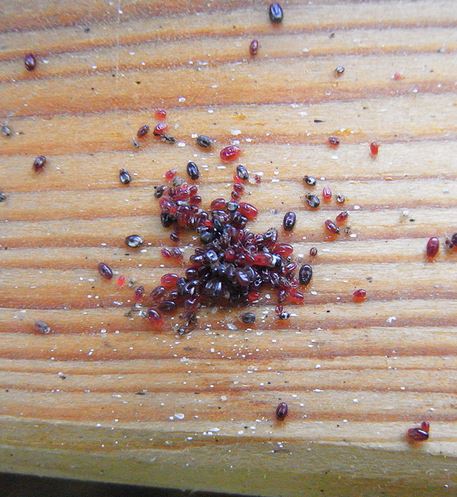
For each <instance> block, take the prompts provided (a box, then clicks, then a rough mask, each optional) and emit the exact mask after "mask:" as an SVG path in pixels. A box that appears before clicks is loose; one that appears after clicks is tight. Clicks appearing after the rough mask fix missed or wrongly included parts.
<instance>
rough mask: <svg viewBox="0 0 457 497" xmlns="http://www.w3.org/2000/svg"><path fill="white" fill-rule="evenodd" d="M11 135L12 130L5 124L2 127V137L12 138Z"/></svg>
mask: <svg viewBox="0 0 457 497" xmlns="http://www.w3.org/2000/svg"><path fill="white" fill-rule="evenodd" d="M11 134H12V131H11V128H10V127H9V126H8V125H6V124H3V125H2V135H3V136H11Z"/></svg>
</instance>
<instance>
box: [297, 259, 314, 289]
mask: <svg viewBox="0 0 457 497" xmlns="http://www.w3.org/2000/svg"><path fill="white" fill-rule="evenodd" d="M312 277H313V268H312V267H311V266H310V265H309V264H303V266H302V267H301V268H300V271H299V273H298V281H299V282H300V284H302V285H308V284H309V282H310V281H311V278H312Z"/></svg>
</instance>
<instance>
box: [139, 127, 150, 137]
mask: <svg viewBox="0 0 457 497" xmlns="http://www.w3.org/2000/svg"><path fill="white" fill-rule="evenodd" d="M148 133H149V126H148V125H147V124H144V125H143V126H141V127H139V128H138V131H137V132H136V136H138V138H143V137H144V136H146V135H147V134H148Z"/></svg>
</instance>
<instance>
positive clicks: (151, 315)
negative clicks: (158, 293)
mask: <svg viewBox="0 0 457 497" xmlns="http://www.w3.org/2000/svg"><path fill="white" fill-rule="evenodd" d="M147 318H148V320H149V322H150V323H151V324H152V326H153V327H154V328H156V329H160V328H162V326H163V319H162V316H161V315H160V313H159V312H158V311H157V310H156V309H148V312H147Z"/></svg>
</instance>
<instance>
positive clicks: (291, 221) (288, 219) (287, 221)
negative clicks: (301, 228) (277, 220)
mask: <svg viewBox="0 0 457 497" xmlns="http://www.w3.org/2000/svg"><path fill="white" fill-rule="evenodd" d="M296 221H297V215H296V214H295V212H292V211H289V212H286V214H285V215H284V219H283V221H282V226H283V228H284V230H285V231H292V230H293V229H294V227H295V223H296Z"/></svg>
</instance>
